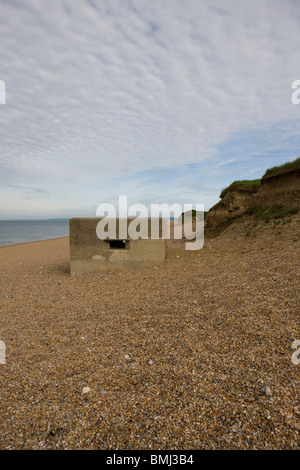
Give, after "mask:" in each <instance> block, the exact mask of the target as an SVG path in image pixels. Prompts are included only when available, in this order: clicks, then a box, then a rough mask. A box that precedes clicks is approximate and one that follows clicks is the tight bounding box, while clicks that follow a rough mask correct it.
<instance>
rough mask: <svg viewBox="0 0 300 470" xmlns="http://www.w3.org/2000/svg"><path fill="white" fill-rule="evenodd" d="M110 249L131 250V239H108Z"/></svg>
mask: <svg viewBox="0 0 300 470" xmlns="http://www.w3.org/2000/svg"><path fill="white" fill-rule="evenodd" d="M107 249H109V250H129V240H107Z"/></svg>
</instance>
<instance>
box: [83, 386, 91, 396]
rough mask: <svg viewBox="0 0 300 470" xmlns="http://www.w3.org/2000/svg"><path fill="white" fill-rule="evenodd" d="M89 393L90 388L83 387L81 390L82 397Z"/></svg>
mask: <svg viewBox="0 0 300 470" xmlns="http://www.w3.org/2000/svg"><path fill="white" fill-rule="evenodd" d="M90 391H91V389H90V387H83V389H82V392H81V393H82V395H86V394H87V393H89V392H90Z"/></svg>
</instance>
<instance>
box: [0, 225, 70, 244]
mask: <svg viewBox="0 0 300 470" xmlns="http://www.w3.org/2000/svg"><path fill="white" fill-rule="evenodd" d="M67 236H69V220H68V219H59V220H56V219H55V220H52V219H51V220H48V219H47V220H0V246H7V245H14V244H16V243H25V242H33V241H37V240H48V239H51V238H60V237H67Z"/></svg>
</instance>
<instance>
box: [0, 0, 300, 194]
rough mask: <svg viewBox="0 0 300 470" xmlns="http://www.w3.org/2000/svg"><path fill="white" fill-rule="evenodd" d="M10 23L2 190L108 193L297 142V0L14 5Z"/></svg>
mask: <svg viewBox="0 0 300 470" xmlns="http://www.w3.org/2000/svg"><path fill="white" fill-rule="evenodd" d="M0 22H1V37H0V39H1V41H0V51H1V76H0V79H2V80H4V81H5V82H6V88H7V100H6V101H7V104H6V105H5V106H1V108H0V133H1V143H0V162H1V168H2V171H1V176H0V182H1V183H2V185H19V186H20V187H23V186H24V185H28V186H29V187H33V186H34V185H36V186H37V187H40V186H43V187H45V188H50V187H55V186H62V187H63V186H65V185H70V186H74V185H77V184H84V183H88V182H89V181H90V179H91V178H95V177H98V178H99V182H100V184H101V181H103V179H104V178H109V177H111V176H112V175H117V176H122V175H131V174H134V173H136V172H141V171H145V170H152V169H153V168H158V167H161V168H172V167H176V166H178V167H181V166H182V165H185V164H192V163H199V162H203V161H210V159H213V158H214V157H215V156H216V155H217V149H219V148H220V146H221V145H222V143H223V142H228V141H230V139H231V138H232V136H236V135H238V134H239V133H245V132H250V131H252V130H257V129H260V130H265V131H266V132H269V131H270V129H271V130H272V126H273V127H274V126H278V128H279V129H280V130H281V133H276V134H274V133H273V134H272V137H274V139H275V140H273V141H272V142H270V147H273V148H275V149H278V146H280V145H281V141H282V139H283V137H284V136H287V137H288V138H293V136H295V135H296V133H297V132H298V130H297V125H294V126H291V125H290V123H292V122H294V123H297V120H298V119H299V108H300V107H299V108H298V107H297V106H293V105H292V104H291V93H292V90H291V83H292V81H293V80H295V79H297V78H298V79H299V78H300V67H299V60H298V59H299V52H298V46H297V44H298V43H299V39H300V28H299V26H300V24H299V23H300V8H299V4H298V3H297V2H295V1H293V0H287V1H285V2H281V1H272V2H270V1H269V0H259V1H258V0H254V1H252V2H241V1H240V0H227V1H226V2H224V1H214V2H211V1H210V0H206V1H199V0H185V1H181V0H153V1H151V2H149V1H148V0H143V1H141V0H139V1H137V0H132V1H124V0H114V1H113V0H109V1H104V0H101V1H96V0H94V1H92V0H91V1H87V0H68V1H62V0H52V1H51V3H45V2H41V1H38V0H22V1H21V0H19V1H17V0H15V1H9V2H7V1H6V2H4V1H2V4H1V19H0ZM240 158H242V156H241V157H240ZM226 160H229V161H232V159H230V158H228V156H227V157H226ZM225 163H226V162H219V166H220V165H225Z"/></svg>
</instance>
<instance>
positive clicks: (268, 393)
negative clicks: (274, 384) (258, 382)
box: [265, 386, 272, 397]
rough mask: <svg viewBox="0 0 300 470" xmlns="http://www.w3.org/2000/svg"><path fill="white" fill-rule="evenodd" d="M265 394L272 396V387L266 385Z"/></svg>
mask: <svg viewBox="0 0 300 470" xmlns="http://www.w3.org/2000/svg"><path fill="white" fill-rule="evenodd" d="M265 395H266V396H267V397H271V396H272V392H271V390H270V387H268V386H266V387H265Z"/></svg>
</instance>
